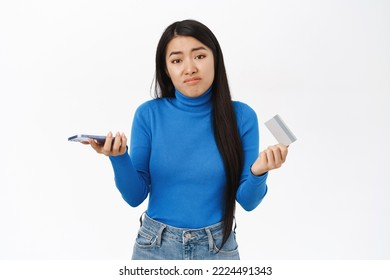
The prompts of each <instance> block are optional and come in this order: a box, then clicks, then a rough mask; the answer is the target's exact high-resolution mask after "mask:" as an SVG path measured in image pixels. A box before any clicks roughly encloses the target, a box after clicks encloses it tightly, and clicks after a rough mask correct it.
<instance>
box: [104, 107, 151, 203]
mask: <svg viewBox="0 0 390 280" xmlns="http://www.w3.org/2000/svg"><path fill="white" fill-rule="evenodd" d="M147 113H148V110H144V107H143V106H140V107H139V108H138V109H137V111H136V113H135V115H134V120H133V126H132V131H131V141H130V142H131V144H130V153H128V152H126V153H125V154H123V155H121V156H110V160H111V163H112V167H113V169H114V175H115V184H116V186H117V188H118V190H119V191H120V193H121V194H122V197H123V199H124V200H125V201H126V202H127V203H128V204H130V205H131V206H133V207H136V206H138V205H139V204H141V203H142V202H143V201H144V200H145V199H146V197H147V196H148V193H149V191H150V175H149V157H150V130H149V128H148V121H147V118H148V114H147Z"/></svg>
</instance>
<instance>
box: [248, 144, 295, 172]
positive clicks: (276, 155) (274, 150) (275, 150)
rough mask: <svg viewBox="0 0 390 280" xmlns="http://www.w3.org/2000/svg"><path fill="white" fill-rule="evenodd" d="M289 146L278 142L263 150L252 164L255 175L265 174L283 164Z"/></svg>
mask: <svg viewBox="0 0 390 280" xmlns="http://www.w3.org/2000/svg"><path fill="white" fill-rule="evenodd" d="M287 153H288V146H284V145H281V144H277V145H274V146H269V147H268V148H267V149H266V150H264V151H262V152H261V153H260V155H259V157H258V158H257V159H256V161H255V162H254V163H253V164H252V167H251V172H252V173H253V175H255V176H260V175H263V174H264V173H266V172H268V171H270V170H272V169H276V168H279V167H281V166H282V164H283V163H284V162H285V161H286V157H287Z"/></svg>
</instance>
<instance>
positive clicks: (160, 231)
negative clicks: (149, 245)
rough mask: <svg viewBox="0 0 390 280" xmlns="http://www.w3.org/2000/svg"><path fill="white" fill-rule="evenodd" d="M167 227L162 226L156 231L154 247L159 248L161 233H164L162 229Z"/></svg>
mask: <svg viewBox="0 0 390 280" xmlns="http://www.w3.org/2000/svg"><path fill="white" fill-rule="evenodd" d="M166 227H167V226H166V225H164V224H163V225H162V226H161V227H160V229H159V230H158V232H157V242H156V246H157V247H161V239H162V238H161V237H162V233H163V231H164V229H165V228H166Z"/></svg>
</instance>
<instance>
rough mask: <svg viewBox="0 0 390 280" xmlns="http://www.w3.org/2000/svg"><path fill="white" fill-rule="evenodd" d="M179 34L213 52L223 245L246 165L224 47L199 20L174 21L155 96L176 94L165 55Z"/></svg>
mask: <svg viewBox="0 0 390 280" xmlns="http://www.w3.org/2000/svg"><path fill="white" fill-rule="evenodd" d="M176 36H191V37H193V38H195V39H197V40H198V41H200V42H202V43H203V44H205V45H206V46H207V47H208V48H210V49H211V50H212V51H213V55H214V73H215V75H214V81H213V84H212V92H213V95H212V106H213V130H214V137H215V140H216V143H217V146H218V149H219V152H220V154H221V156H222V159H223V162H224V167H225V173H226V188H225V193H224V199H225V205H224V209H223V210H224V211H223V213H224V214H223V215H224V216H223V221H224V232H223V241H222V245H221V248H222V247H223V245H224V244H225V242H226V240H227V239H228V237H229V234H230V232H231V230H232V227H233V219H234V213H235V208H236V192H237V188H238V185H239V181H240V175H241V172H242V165H243V151H242V143H241V139H240V135H239V133H238V128H237V121H236V116H235V113H234V108H233V104H232V98H231V95H230V90H229V84H228V80H227V76H226V70H225V64H224V61H223V55H222V50H221V47H220V46H219V43H218V41H217V38H216V37H215V36H214V34H213V33H212V32H211V30H210V29H209V28H208V27H207V26H205V25H204V24H202V23H200V22H198V21H195V20H184V21H178V22H175V23H173V24H171V25H170V26H168V27H167V29H166V30H165V31H164V33H163V34H162V36H161V38H160V41H159V43H158V46H157V52H156V82H155V97H156V98H163V97H175V87H174V85H173V83H172V80H171V79H170V78H169V77H168V74H167V71H166V61H165V56H166V48H167V45H168V43H169V42H170V41H171V40H172V39H173V38H174V37H176Z"/></svg>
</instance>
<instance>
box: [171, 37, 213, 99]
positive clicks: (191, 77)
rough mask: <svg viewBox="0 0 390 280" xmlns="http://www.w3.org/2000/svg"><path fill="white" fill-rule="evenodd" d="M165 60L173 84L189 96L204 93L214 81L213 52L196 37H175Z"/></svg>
mask: <svg viewBox="0 0 390 280" xmlns="http://www.w3.org/2000/svg"><path fill="white" fill-rule="evenodd" d="M165 62H166V65H167V72H168V76H169V77H170V78H171V80H172V83H173V85H174V86H175V88H176V89H177V90H179V91H180V92H181V93H182V94H184V95H186V96H188V97H198V96H200V95H202V94H203V93H204V92H205V91H206V90H208V89H209V87H210V86H211V85H212V83H213V81H214V56H213V52H212V50H211V49H209V48H208V47H206V46H205V45H204V44H202V43H201V42H200V41H198V40H197V39H195V38H194V37H190V36H177V37H175V38H173V39H172V40H171V41H170V42H169V43H168V45H167V51H166V55H165Z"/></svg>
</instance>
